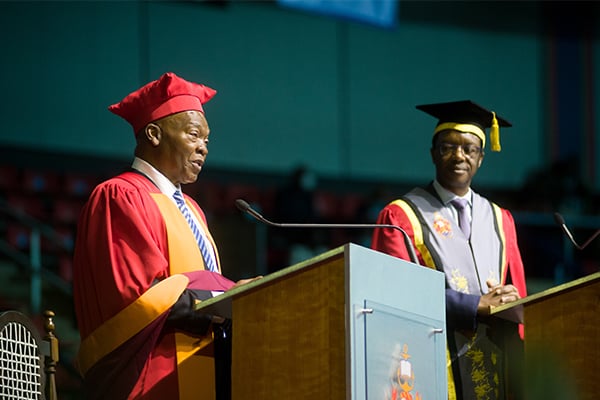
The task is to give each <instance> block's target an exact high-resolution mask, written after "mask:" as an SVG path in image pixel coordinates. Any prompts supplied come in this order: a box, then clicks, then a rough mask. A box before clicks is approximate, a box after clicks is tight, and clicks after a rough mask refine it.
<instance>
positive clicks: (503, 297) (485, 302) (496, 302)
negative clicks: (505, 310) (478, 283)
mask: <svg viewBox="0 0 600 400" xmlns="http://www.w3.org/2000/svg"><path fill="white" fill-rule="evenodd" d="M486 283H487V285H488V292H487V293H486V294H484V295H483V296H481V298H480V299H479V306H478V307H477V313H478V314H481V315H489V313H490V310H491V309H492V307H498V306H501V305H503V304H507V303H512V302H513V301H517V300H519V299H520V298H521V296H520V295H519V291H518V290H517V288H516V287H514V286H513V285H498V284H496V283H495V282H494V281H492V280H488V281H487V282H486Z"/></svg>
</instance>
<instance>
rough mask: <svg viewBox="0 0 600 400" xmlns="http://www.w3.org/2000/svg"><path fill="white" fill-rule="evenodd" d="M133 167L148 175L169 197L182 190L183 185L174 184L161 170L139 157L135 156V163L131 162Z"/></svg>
mask: <svg viewBox="0 0 600 400" xmlns="http://www.w3.org/2000/svg"><path fill="white" fill-rule="evenodd" d="M131 168H133V169H135V170H137V171H140V172H141V173H143V174H144V175H146V176H147V177H148V178H150V180H152V182H154V184H155V185H156V186H157V187H158V189H159V190H160V191H161V192H162V193H163V194H166V195H167V196H169V197H173V194H174V193H175V191H177V190H181V187H177V186H175V185H173V182H171V181H170V180H169V178H167V177H166V176H164V175H163V174H162V173H161V172H160V171H159V170H157V169H156V168H154V167H153V166H152V165H151V164H150V163H149V162H147V161H145V160H142V159H141V158H139V157H135V158H134V160H133V164H131Z"/></svg>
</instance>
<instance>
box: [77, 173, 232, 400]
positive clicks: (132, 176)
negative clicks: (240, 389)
mask: <svg viewBox="0 0 600 400" xmlns="http://www.w3.org/2000/svg"><path fill="white" fill-rule="evenodd" d="M186 202H187V203H188V206H189V207H190V208H191V209H192V211H193V212H195V213H196V216H197V217H198V219H199V220H200V221H201V222H202V224H203V228H204V230H205V233H206V234H207V236H208V238H209V240H210V241H211V242H212V243H213V246H214V248H215V250H216V246H215V245H214V242H213V241H212V238H211V236H210V233H209V232H208V229H206V218H205V216H204V213H203V212H202V210H201V209H200V207H199V206H198V205H197V204H196V203H195V202H194V201H193V200H192V199H191V198H189V197H187V196H186ZM215 252H216V251H215ZM217 259H218V253H217ZM232 285H233V282H231V281H230V280H228V279H226V278H224V277H222V276H221V275H220V274H218V273H213V272H210V271H206V270H204V261H203V259H202V256H201V254H200V251H199V249H198V246H197V244H196V242H195V239H194V238H193V234H192V233H191V230H190V229H189V227H188V226H187V223H186V222H185V219H184V218H183V216H182V215H181V213H180V212H179V210H178V209H177V206H176V205H175V204H174V203H173V202H172V201H171V200H170V199H169V198H168V197H167V196H165V195H163V194H162V193H160V191H159V190H158V188H157V187H156V186H154V184H153V183H152V182H151V181H150V180H149V179H147V178H146V177H144V176H143V175H141V174H138V173H135V172H126V173H123V174H121V175H119V176H117V177H114V178H112V179H110V180H108V181H106V182H104V183H102V184H100V185H98V187H96V188H95V190H94V191H93V193H92V195H91V196H90V199H89V200H88V202H87V204H86V206H85V207H84V209H83V210H82V213H81V216H80V219H79V222H78V234H77V239H76V245H75V252H74V273H73V292H74V301H75V311H76V315H77V321H78V325H79V330H80V335H81V339H82V343H81V349H80V353H79V355H78V363H79V367H80V369H81V371H82V373H83V375H84V380H85V384H86V387H87V389H88V390H87V392H88V393H87V394H88V397H89V398H110V399H125V398H136V399H137V398H143V399H155V398H156V399H166V398H169V399H176V398H188V395H186V394H185V389H186V387H187V388H189V387H190V385H189V380H192V381H193V380H195V382H194V383H195V385H194V386H195V389H196V390H195V393H194V395H196V396H197V397H198V398H204V397H202V396H198V394H199V393H201V392H202V390H203V388H204V389H207V391H208V393H209V396H210V394H211V393H214V377H213V375H212V373H213V372H214V371H212V370H211V368H212V359H211V358H210V349H211V343H212V335H211V334H210V333H209V334H207V335H206V336H204V337H194V336H193V335H188V334H186V333H185V332H166V330H164V329H163V327H164V324H165V321H166V318H167V316H168V313H169V310H170V309H171V307H172V306H173V304H175V303H176V302H177V300H178V299H179V296H180V295H181V294H182V293H184V291H186V290H189V289H199V290H221V291H222V290H227V289H229V288H230V287H231V286H232ZM199 352H200V353H202V352H204V353H206V355H207V356H208V357H206V358H205V359H203V357H200V356H197V354H198V353H199ZM192 354H196V355H195V356H194V357H190V355H192ZM201 359H203V361H200V362H201V363H202V365H203V367H202V368H204V367H206V368H208V369H209V371H206V372H205V371H201V370H198V368H197V367H193V369H194V370H195V375H189V374H187V372H186V371H189V369H186V368H184V365H188V364H190V363H191V362H192V360H194V362H196V361H198V360H201ZM188 361H189V363H188ZM203 378H204V379H203ZM182 388H183V390H182ZM190 396H191V395H190Z"/></svg>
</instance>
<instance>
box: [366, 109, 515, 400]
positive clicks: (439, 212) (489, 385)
mask: <svg viewBox="0 0 600 400" xmlns="http://www.w3.org/2000/svg"><path fill="white" fill-rule="evenodd" d="M417 109H419V110H421V111H424V112H426V113H427V114H430V115H432V116H433V117H435V118H437V119H438V123H437V125H436V128H435V129H434V133H433V139H432V146H431V149H430V153H431V159H432V161H433V164H434V165H435V169H436V176H435V179H434V180H433V182H431V183H430V184H429V185H428V186H426V187H423V188H415V189H413V190H411V191H410V192H409V193H407V194H406V195H404V196H403V197H401V198H400V199H398V200H395V201H392V202H391V203H389V204H388V205H387V206H385V207H384V208H383V210H381V212H380V213H379V217H378V219H377V223H378V224H392V225H398V226H400V227H402V228H403V229H404V230H405V231H406V232H407V233H408V235H409V236H410V237H411V239H412V242H413V245H414V247H415V249H416V253H417V256H418V259H419V263H420V264H421V265H424V266H427V267H430V268H435V269H437V270H438V271H441V272H443V273H444V274H445V276H446V323H447V330H446V332H447V339H448V350H449V357H450V359H449V360H448V361H449V362H450V364H449V365H450V368H449V369H448V398H449V399H464V400H471V399H513V398H515V399H519V398H521V397H520V396H521V394H520V393H521V391H520V385H519V384H518V383H516V382H515V377H516V376H517V375H518V374H517V373H514V372H508V373H507V372H506V371H516V370H517V369H518V367H519V366H520V356H522V348H521V347H522V342H521V340H520V339H521V338H519V333H520V334H521V337H522V334H523V330H522V326H520V327H519V326H518V325H517V324H514V323H512V322H508V321H504V320H499V319H498V318H494V317H490V316H489V314H490V310H491V309H492V308H493V307H495V306H500V305H502V304H505V303H509V302H513V301H516V300H518V299H519V298H521V297H524V296H526V288H525V273H524V270H523V262H522V260H521V254H520V252H519V247H518V245H517V236H516V230H515V223H514V220H513V217H512V215H511V213H510V212H509V211H508V210H506V209H503V208H500V207H499V206H498V205H496V204H495V203H493V202H491V201H490V200H488V199H486V198H484V197H482V196H480V195H479V194H477V193H476V192H474V191H473V190H472V189H471V181H472V179H473V177H474V176H475V174H476V173H477V171H478V169H479V167H481V163H482V162H483V158H484V150H483V149H484V147H485V142H486V133H485V129H487V128H490V141H491V149H492V151H500V141H499V127H500V126H503V127H510V126H511V124H510V123H509V122H508V121H506V120H504V119H502V118H500V117H498V116H496V114H495V112H492V111H488V110H486V109H484V108H483V107H480V106H479V105H477V104H475V103H473V102H471V101H468V100H467V101H456V102H449V103H438V104H428V105H421V106H417ZM371 247H372V248H373V249H375V250H379V251H382V252H384V253H387V254H391V255H393V256H396V257H399V258H402V259H404V260H407V261H410V257H409V252H408V251H407V249H406V247H405V245H404V240H403V237H402V234H401V232H399V231H398V230H395V229H382V228H379V229H376V230H375V232H374V234H373V239H372V244H371ZM519 331H520V332H519ZM509 348H510V349H511V350H508V349H509ZM515 349H516V350H515ZM513 359H514V360H515V361H512V360H513ZM507 366H510V367H511V368H509V369H507V368H506V367H507Z"/></svg>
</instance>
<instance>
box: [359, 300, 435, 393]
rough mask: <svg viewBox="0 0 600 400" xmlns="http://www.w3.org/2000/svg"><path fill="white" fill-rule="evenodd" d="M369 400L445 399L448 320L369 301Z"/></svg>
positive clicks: (367, 351) (366, 325)
mask: <svg viewBox="0 0 600 400" xmlns="http://www.w3.org/2000/svg"><path fill="white" fill-rule="evenodd" d="M365 306H366V307H365V308H366V309H367V310H369V313H368V314H366V316H365V319H364V321H365V332H366V334H365V345H364V348H365V359H366V367H365V370H366V372H367V385H366V386H367V396H366V398H367V399H410V398H412V399H419V398H422V399H443V398H444V397H445V396H446V387H445V384H446V381H445V375H443V369H441V370H440V369H439V368H437V369H436V368H435V366H437V365H440V366H443V365H444V358H443V355H444V345H445V340H444V335H445V333H444V329H443V328H444V322H443V321H434V320H431V319H428V318H425V317H423V316H420V315H415V314H412V313H408V312H405V311H403V310H400V309H397V308H392V307H388V306H385V305H383V304H377V303H374V302H369V301H367V302H366V303H365Z"/></svg>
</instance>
